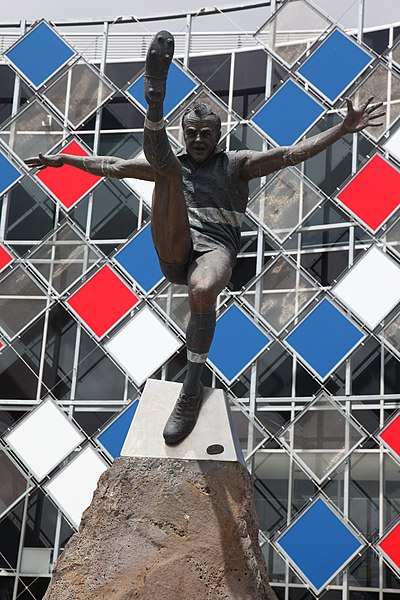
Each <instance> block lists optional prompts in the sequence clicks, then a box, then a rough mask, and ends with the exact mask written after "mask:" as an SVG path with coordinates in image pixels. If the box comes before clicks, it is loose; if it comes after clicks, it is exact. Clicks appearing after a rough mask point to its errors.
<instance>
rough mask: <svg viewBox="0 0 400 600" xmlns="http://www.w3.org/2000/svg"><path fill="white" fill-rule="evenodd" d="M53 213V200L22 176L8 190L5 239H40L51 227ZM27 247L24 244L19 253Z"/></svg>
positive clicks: (28, 178) (24, 251)
mask: <svg viewBox="0 0 400 600" xmlns="http://www.w3.org/2000/svg"><path fill="white" fill-rule="evenodd" d="M54 214H55V204H54V202H53V201H52V200H50V198H49V197H48V196H47V195H46V193H45V192H44V191H43V190H42V189H41V188H40V187H39V186H38V185H36V183H35V182H34V181H33V180H32V179H31V178H30V177H29V176H26V177H24V178H23V179H22V180H21V181H20V182H19V183H18V184H17V185H16V186H15V187H14V188H13V189H12V190H11V192H10V203H9V207H8V214H7V223H6V239H7V240H10V241H11V240H13V241H18V240H42V239H43V238H44V237H46V236H47V235H48V234H49V232H50V231H51V230H52V229H53V225H54ZM32 245H33V244H32ZM29 249H30V246H29V245H24V246H23V247H22V251H20V252H19V254H25V253H26V252H27V251H28V250H29Z"/></svg>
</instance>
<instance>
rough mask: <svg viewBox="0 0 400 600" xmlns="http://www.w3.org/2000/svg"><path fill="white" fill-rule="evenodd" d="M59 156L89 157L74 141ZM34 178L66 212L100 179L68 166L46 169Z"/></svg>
mask: <svg viewBox="0 0 400 600" xmlns="http://www.w3.org/2000/svg"><path fill="white" fill-rule="evenodd" d="M60 154H73V155H74V156H90V155H89V153H88V152H87V150H86V149H85V148H84V147H83V146H81V144H78V142H76V141H72V142H70V143H69V144H68V145H67V146H65V148H63V149H62V150H61V152H60ZM35 177H37V179H39V181H40V182H41V183H42V185H44V186H45V188H46V189H47V190H48V191H49V192H50V193H51V194H52V196H54V198H56V200H58V201H59V202H61V204H62V205H63V206H64V208H65V209H66V210H70V209H71V208H73V207H74V206H75V204H76V203H77V202H79V200H81V199H82V198H83V197H84V196H86V194H88V193H89V192H90V191H91V190H92V189H93V188H94V187H95V186H96V185H97V183H98V182H99V181H100V180H101V179H102V177H100V176H98V175H92V174H91V173H87V172H86V171H81V170H80V169H76V168H75V167H71V166H70V165H63V166H62V167H59V168H53V167H46V168H45V169H42V170H41V171H39V172H38V173H36V175H35Z"/></svg>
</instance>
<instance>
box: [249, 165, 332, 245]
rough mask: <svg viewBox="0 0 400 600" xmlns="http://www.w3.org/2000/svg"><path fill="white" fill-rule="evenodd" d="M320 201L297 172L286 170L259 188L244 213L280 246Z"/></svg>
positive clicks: (317, 193) (320, 198)
mask: <svg viewBox="0 0 400 600" xmlns="http://www.w3.org/2000/svg"><path fill="white" fill-rule="evenodd" d="M322 200H323V196H322V195H321V194H320V193H319V192H318V191H317V190H316V189H314V188H313V187H312V186H311V185H310V184H309V183H308V182H307V180H306V179H305V178H304V177H302V176H301V175H300V173H299V171H298V170H297V169H294V168H287V169H284V170H283V171H281V172H280V173H277V174H276V175H275V176H274V177H273V178H272V179H271V180H270V181H268V183H266V185H265V186H263V187H262V188H261V190H260V191H259V193H258V194H257V195H256V196H255V197H254V198H253V199H252V200H251V201H250V203H249V206H248V210H249V212H250V213H251V214H252V215H254V216H255V217H256V219H257V220H258V221H260V222H261V223H262V224H263V225H265V226H266V227H267V228H268V230H269V231H270V232H271V233H272V234H273V235H274V236H275V237H276V238H278V240H279V241H280V242H284V241H285V240H286V239H287V237H288V236H289V235H290V234H291V233H292V232H293V230H294V229H295V228H296V227H298V226H299V225H300V223H301V222H302V221H303V220H304V219H306V218H307V216H308V215H309V214H310V213H311V211H312V210H313V209H314V208H315V207H316V206H317V205H318V204H319V203H320V202H322Z"/></svg>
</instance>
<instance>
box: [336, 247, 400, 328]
mask: <svg viewBox="0 0 400 600" xmlns="http://www.w3.org/2000/svg"><path fill="white" fill-rule="evenodd" d="M332 293H333V294H334V295H335V296H336V297H337V298H338V299H339V300H341V301H342V302H343V303H344V304H345V305H346V306H347V307H348V308H350V310H351V311H352V312H353V313H354V314H355V315H357V316H358V317H359V318H360V319H361V320H362V321H363V322H364V323H365V324H366V325H368V327H369V328H370V329H375V327H376V326H377V325H378V324H379V323H380V322H381V321H382V319H384V317H385V316H386V315H387V314H388V313H389V312H390V311H391V310H392V309H393V308H394V307H395V306H396V305H397V304H398V302H399V301H400V265H399V264H398V263H397V262H396V261H394V260H393V259H392V258H390V257H389V256H388V255H387V254H385V253H384V252H382V251H381V250H378V248H377V247H376V246H372V247H371V248H370V249H369V250H368V252H367V253H366V254H364V255H363V256H361V258H360V259H359V260H358V261H357V262H356V264H355V265H354V266H353V267H352V268H351V269H350V270H349V271H348V272H347V273H346V274H345V275H344V277H343V278H342V279H341V280H340V281H339V283H337V284H336V285H335V286H334V287H333V288H332Z"/></svg>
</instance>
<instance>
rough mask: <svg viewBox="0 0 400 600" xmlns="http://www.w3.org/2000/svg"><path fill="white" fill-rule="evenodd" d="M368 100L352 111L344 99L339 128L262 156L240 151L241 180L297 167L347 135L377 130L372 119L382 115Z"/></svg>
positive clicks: (347, 100)
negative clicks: (368, 129)
mask: <svg viewBox="0 0 400 600" xmlns="http://www.w3.org/2000/svg"><path fill="white" fill-rule="evenodd" d="M371 100H372V98H369V99H368V100H367V102H365V103H364V104H363V105H362V106H360V107H359V108H354V107H353V104H352V102H351V100H350V99H349V98H346V103H347V115H346V117H345V118H344V120H343V121H342V123H340V124H339V125H335V126H334V127H331V128H330V129H327V131H324V132H323V133H319V134H317V135H314V136H313V137H310V138H308V139H306V140H303V141H301V142H299V143H298V144H294V145H293V146H282V147H280V148H273V149H272V150H267V151H265V152H255V151H246V150H245V151H242V152H240V154H239V173H240V176H241V177H243V178H245V179H254V178H256V177H263V176H265V175H269V174H270V173H273V172H274V171H279V170H280V169H283V168H284V167H288V166H291V165H297V164H299V163H301V162H303V161H304V160H307V158H312V157H313V156H315V155H316V154H319V153H320V152H321V151H322V150H325V148H328V146H330V145H331V144H333V143H334V142H336V140H338V139H339V138H341V137H342V136H344V135H346V134H347V133H355V132H356V131H361V130H362V129H364V128H365V127H379V126H380V125H381V124H382V123H377V122H376V121H375V119H379V118H380V117H382V116H384V114H385V113H382V112H381V113H377V112H376V110H377V109H378V108H380V107H381V106H382V102H378V103H377V104H370V102H371Z"/></svg>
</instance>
